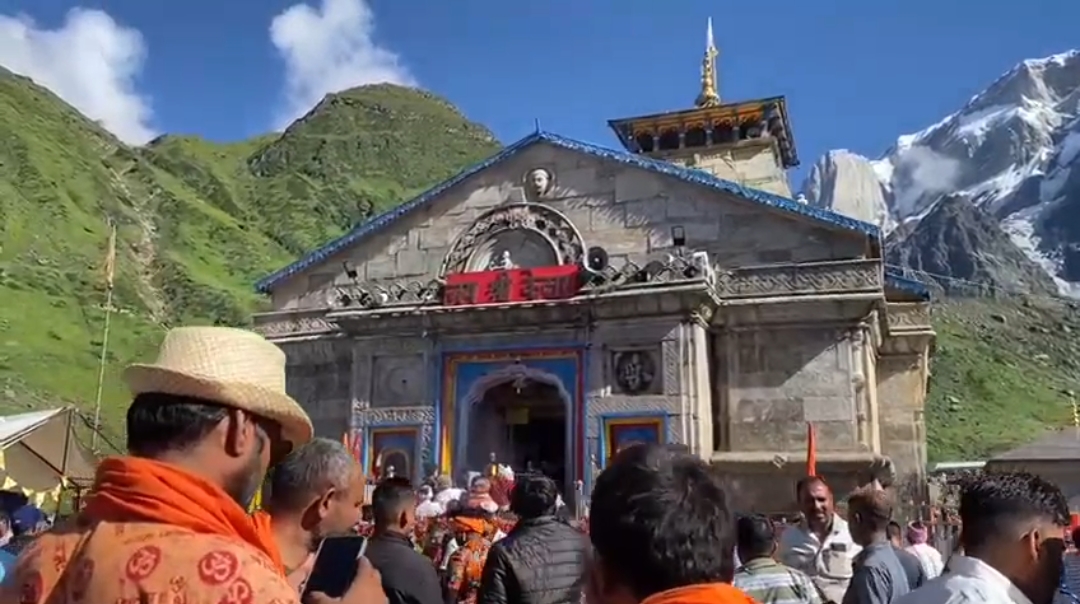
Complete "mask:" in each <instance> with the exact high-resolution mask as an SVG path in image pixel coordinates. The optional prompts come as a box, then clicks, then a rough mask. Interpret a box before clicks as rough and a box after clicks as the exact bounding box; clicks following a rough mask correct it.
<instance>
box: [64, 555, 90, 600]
mask: <svg viewBox="0 0 1080 604" xmlns="http://www.w3.org/2000/svg"><path fill="white" fill-rule="evenodd" d="M93 578H94V561H93V560H91V559H89V558H83V559H82V560H80V561H79V563H78V564H76V565H75V572H74V575H73V576H72V579H71V588H70V591H69V592H68V593H70V594H71V599H72V601H74V602H81V601H82V600H83V598H84V597H85V596H86V591H87V589H89V588H90V580H91V579H93Z"/></svg>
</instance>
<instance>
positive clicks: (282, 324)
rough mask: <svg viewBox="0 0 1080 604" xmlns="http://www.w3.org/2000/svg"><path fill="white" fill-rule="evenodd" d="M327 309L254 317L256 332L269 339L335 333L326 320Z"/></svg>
mask: <svg viewBox="0 0 1080 604" xmlns="http://www.w3.org/2000/svg"><path fill="white" fill-rule="evenodd" d="M326 312H327V309H316V310H286V311H278V312H266V313H259V314H256V315H255V316H254V323H255V331H256V332H258V333H260V334H262V335H263V336H264V337H266V338H269V339H274V338H288V337H297V336H315V335H320V334H325V333H330V332H333V331H335V330H336V329H337V328H336V327H335V326H334V325H333V324H332V323H330V322H329V321H327V320H326Z"/></svg>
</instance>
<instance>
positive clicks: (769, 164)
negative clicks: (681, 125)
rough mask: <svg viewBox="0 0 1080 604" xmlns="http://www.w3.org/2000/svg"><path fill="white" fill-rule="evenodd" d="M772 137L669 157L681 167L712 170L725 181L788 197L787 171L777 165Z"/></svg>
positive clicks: (776, 155) (693, 150)
mask: <svg viewBox="0 0 1080 604" xmlns="http://www.w3.org/2000/svg"><path fill="white" fill-rule="evenodd" d="M775 145H776V143H775V140H774V139H772V138H770V137H764V138H757V139H752V140H747V141H742V142H740V143H738V144H734V145H714V146H713V147H710V148H708V149H684V150H683V151H681V152H677V153H678V154H677V155H673V156H672V157H670V158H668V161H671V162H672V163H677V164H680V165H683V166H687V167H691V168H698V169H699V170H705V171H707V172H711V173H713V174H715V175H717V176H719V177H720V178H723V179H725V180H731V181H734V182H737V183H739V184H741V185H745V186H747V187H753V188H755V189H761V190H762V191H768V192H770V193H775V194H777V195H782V196H784V197H791V186H790V185H789V184H788V179H787V172H786V171H785V170H784V169H783V168H782V167H781V166H780V158H779V155H778V152H777V149H776V146H775Z"/></svg>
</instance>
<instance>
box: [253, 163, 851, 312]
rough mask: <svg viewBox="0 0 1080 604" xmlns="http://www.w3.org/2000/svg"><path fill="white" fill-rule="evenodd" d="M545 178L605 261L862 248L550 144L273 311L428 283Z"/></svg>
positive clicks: (411, 219) (758, 209)
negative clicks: (678, 240)
mask: <svg viewBox="0 0 1080 604" xmlns="http://www.w3.org/2000/svg"><path fill="white" fill-rule="evenodd" d="M538 167H541V168H545V169H547V170H548V171H549V172H550V173H551V174H553V175H554V185H553V189H552V191H551V193H550V194H549V195H548V196H547V197H546V198H545V200H544V201H545V203H547V204H548V205H550V206H551V207H553V208H555V209H557V210H559V211H561V212H563V213H564V214H565V215H566V216H567V217H568V218H569V219H570V220H571V221H572V222H573V223H574V225H575V226H576V227H577V228H578V230H579V231H580V232H581V234H582V236H583V238H584V240H585V243H586V245H588V246H601V247H603V248H605V249H606V250H607V251H608V253H609V255H610V256H611V257H612V259H613V261H614V262H620V261H622V260H625V259H633V260H635V261H638V262H641V261H643V260H644V259H646V258H647V257H648V256H649V254H652V253H657V252H664V251H667V250H670V249H671V247H672V228H673V227H676V226H678V227H682V229H683V230H684V231H685V235H686V239H687V244H688V245H689V246H690V247H692V248H696V249H705V250H708V251H709V252H710V254H711V255H712V257H713V259H714V260H715V261H716V262H718V263H719V264H720V265H721V266H727V267H739V266H752V265H758V264H772V263H782V262H811V261H821V260H833V259H846V258H860V257H862V256H863V255H864V253H865V239H864V238H863V237H861V236H859V235H855V234H849V233H845V232H842V231H837V230H830V229H826V228H824V227H822V226H819V225H817V224H815V223H813V222H810V221H804V220H801V219H796V218H792V217H790V216H788V215H786V214H784V213H781V212H778V211H773V210H770V209H768V208H765V207H763V206H760V205H757V204H754V203H752V202H747V201H745V200H741V199H739V198H736V197H734V196H732V195H728V194H725V193H720V192H716V191H711V190H707V189H703V188H701V187H697V186H692V185H688V184H685V183H682V182H679V181H676V180H674V179H671V178H668V177H665V176H663V175H659V174H655V173H652V172H649V171H646V170H641V169H637V168H631V167H628V166H624V165H621V164H616V163H614V162H605V161H602V160H600V159H597V158H594V157H591V156H585V155H582V154H579V153H574V152H570V151H567V150H564V149H559V148H556V147H553V146H550V145H542V144H541V145H537V146H534V147H531V148H529V149H527V150H525V151H523V152H521V153H520V154H519V155H517V156H516V157H514V158H511V159H509V160H507V161H505V162H504V163H502V164H500V165H498V166H496V167H494V168H491V169H489V170H487V171H485V172H482V173H480V174H477V175H475V176H473V177H472V178H469V179H467V180H465V181H464V182H462V183H460V184H459V185H458V186H456V187H454V188H452V189H451V190H449V191H447V192H446V193H444V194H443V196H442V198H441V199H438V200H436V201H435V202H433V203H431V204H429V205H428V206H426V207H425V208H423V209H421V210H417V211H416V212H414V213H412V214H409V215H407V216H404V217H402V218H401V219H399V220H398V221H397V223H395V224H393V225H390V226H388V227H386V229H384V230H383V231H382V232H380V233H378V234H375V235H372V236H370V237H369V238H368V239H365V240H363V241H361V242H360V243H359V244H357V245H356V246H355V247H353V248H352V249H349V250H346V251H344V252H342V253H341V254H338V255H337V256H334V257H331V258H329V259H327V260H326V261H325V262H323V263H322V264H321V265H319V266H316V267H312V268H311V269H310V270H308V271H306V272H303V273H300V274H298V275H296V276H295V277H293V278H291V279H289V280H288V281H286V282H284V283H282V284H280V285H279V286H278V287H277V288H276V289H275V291H274V292H273V295H272V298H273V305H274V309H275V310H287V309H299V308H319V307H324V306H326V305H327V294H328V292H329V291H331V290H332V289H333V287H334V286H335V284H336V285H344V284H346V283H348V282H350V281H351V278H349V277H347V276H346V274H345V267H344V263H348V265H349V266H350V268H351V269H352V270H355V271H356V273H357V277H356V278H357V279H358V280H359V281H366V282H384V281H395V280H401V279H415V280H418V281H426V280H428V279H430V278H433V277H435V276H436V274H437V272H438V270H439V268H440V265H441V264H442V261H443V258H444V257H445V255H446V253H447V251H448V250H449V248H450V246H451V245H452V244H453V242H454V240H455V238H456V237H457V236H458V235H459V234H460V233H461V232H462V231H464V230H465V229H466V228H467V227H468V226H469V225H470V224H471V223H472V222H473V221H474V220H476V219H477V218H478V217H479V216H480V215H481V214H483V213H484V212H486V211H488V210H490V209H492V208H494V207H495V206H497V205H500V204H503V203H506V202H521V201H523V200H524V194H523V190H522V188H521V186H520V183H521V182H522V178H523V176H524V175H525V174H526V173H527V172H529V171H530V170H532V169H534V168H538Z"/></svg>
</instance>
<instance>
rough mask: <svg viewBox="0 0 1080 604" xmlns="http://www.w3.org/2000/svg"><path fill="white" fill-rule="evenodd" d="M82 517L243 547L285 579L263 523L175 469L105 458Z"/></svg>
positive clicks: (214, 489)
mask: <svg viewBox="0 0 1080 604" xmlns="http://www.w3.org/2000/svg"><path fill="white" fill-rule="evenodd" d="M82 513H83V514H85V515H86V517H87V518H88V519H90V520H92V521H106V522H132V521H135V522H157V523H161V524H171V525H174V526H179V527H182V528H185V529H188V530H191V531H194V532H196V533H203V534H208V535H221V536H224V537H231V538H234V539H236V540H238V541H243V542H245V543H247V544H249V545H251V546H252V547H254V548H256V549H258V550H259V551H261V552H263V553H264V554H266V555H267V556H269V557H270V560H271V561H272V562H273V563H274V566H275V567H277V568H278V570H280V571H281V573H282V576H284V574H285V565H284V564H283V563H282V561H281V552H280V551H278V547H277V544H276V543H275V542H274V537H273V533H271V532H270V522H269V517H267V519H266V520H265V521H263V520H262V519H253V518H252V517H251V516H249V515H248V513H247V511H246V510H244V508H242V507H240V504H238V503H236V501H235V500H234V499H233V498H232V497H229V495H228V494H227V493H225V491H223V490H222V489H221V488H220V487H218V486H217V485H213V484H210V482H208V481H207V480H206V479H204V478H200V477H198V476H196V475H194V474H191V473H190V472H188V471H186V470H183V469H181V468H179V467H177V466H174V465H170V464H167V463H163V462H160V461H153V460H150V459H144V458H141V457H110V458H108V459H105V460H103V461H102V462H101V463H100V464H99V465H98V468H97V476H96V479H95V481H94V489H93V492H92V493H91V494H90V496H89V497H88V498H87V501H86V507H85V508H84V509H83V512H82Z"/></svg>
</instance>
